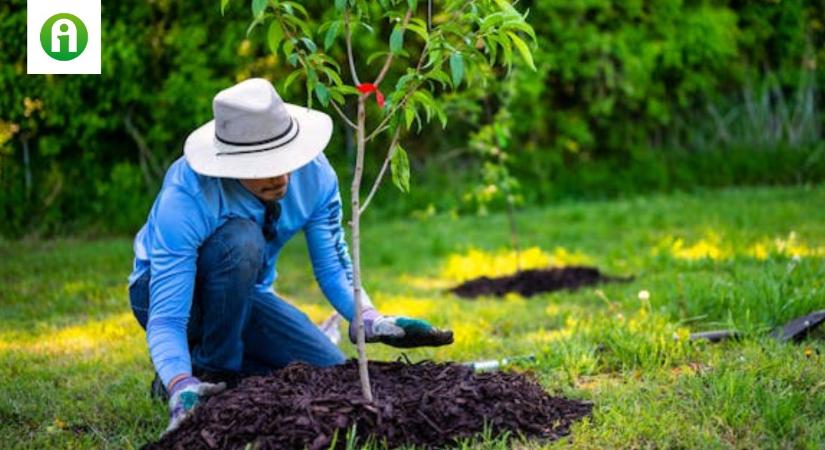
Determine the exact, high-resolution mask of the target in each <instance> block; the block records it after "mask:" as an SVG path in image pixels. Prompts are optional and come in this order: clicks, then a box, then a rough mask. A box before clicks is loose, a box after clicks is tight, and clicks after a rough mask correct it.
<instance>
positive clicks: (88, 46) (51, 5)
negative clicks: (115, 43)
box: [0, 0, 102, 74]
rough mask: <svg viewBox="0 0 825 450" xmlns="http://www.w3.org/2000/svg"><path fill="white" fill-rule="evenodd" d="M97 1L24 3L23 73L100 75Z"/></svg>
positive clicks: (29, 1)
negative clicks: (24, 43)
mask: <svg viewBox="0 0 825 450" xmlns="http://www.w3.org/2000/svg"><path fill="white" fill-rule="evenodd" d="M0 1H2V0H0ZM100 2H101V0H26V73H28V74H100V69H101V62H102V58H101V56H102V55H101V53H102V52H101V43H102V42H101V41H102V33H101V11H100ZM0 9H2V8H0ZM0 40H2V38H0Z"/></svg>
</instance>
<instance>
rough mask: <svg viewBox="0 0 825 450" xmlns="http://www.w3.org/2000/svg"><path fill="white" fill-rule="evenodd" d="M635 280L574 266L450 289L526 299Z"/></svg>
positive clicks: (458, 292)
mask: <svg viewBox="0 0 825 450" xmlns="http://www.w3.org/2000/svg"><path fill="white" fill-rule="evenodd" d="M632 279H633V277H628V278H621V277H611V276H607V275H604V274H603V273H601V271H599V269H597V268H595V267H584V266H571V267H561V268H551V269H534V270H523V271H521V272H518V273H515V274H513V275H507V276H503V277H496V278H490V277H479V278H474V279H472V280H468V281H465V282H464V283H461V284H460V285H458V286H456V287H454V288H452V289H450V292H452V293H454V294H456V295H458V296H459V297H464V298H476V297H483V296H496V297H503V296H505V295H507V294H509V293H511V292H512V293H516V294H519V295H521V296H523V297H532V296H533V295H536V294H541V293H543V292H553V291H560V290H563V289H568V290H575V289H578V288H581V287H585V286H592V285H595V284H600V283H610V282H617V281H631V280H632Z"/></svg>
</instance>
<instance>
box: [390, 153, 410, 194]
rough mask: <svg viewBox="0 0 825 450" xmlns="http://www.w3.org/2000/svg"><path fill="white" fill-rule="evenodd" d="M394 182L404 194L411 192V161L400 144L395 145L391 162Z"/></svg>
mask: <svg viewBox="0 0 825 450" xmlns="http://www.w3.org/2000/svg"><path fill="white" fill-rule="evenodd" d="M390 169H391V170H392V182H393V184H395V186H396V187H397V188H398V189H399V190H400V191H401V192H403V193H405V194H406V193H407V192H410V160H409V158H408V157H407V152H406V151H405V150H404V148H402V147H401V145H400V144H395V148H394V150H393V153H392V159H391V160H390Z"/></svg>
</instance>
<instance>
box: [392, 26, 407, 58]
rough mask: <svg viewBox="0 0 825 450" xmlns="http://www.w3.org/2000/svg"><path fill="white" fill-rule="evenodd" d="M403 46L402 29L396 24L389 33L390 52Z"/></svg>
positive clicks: (394, 51)
mask: <svg viewBox="0 0 825 450" xmlns="http://www.w3.org/2000/svg"><path fill="white" fill-rule="evenodd" d="M403 47H404V29H403V28H401V27H400V26H398V25H396V26H395V28H393V30H392V34H391V35H390V52H392V53H398V52H400V51H401V49H402V48H403Z"/></svg>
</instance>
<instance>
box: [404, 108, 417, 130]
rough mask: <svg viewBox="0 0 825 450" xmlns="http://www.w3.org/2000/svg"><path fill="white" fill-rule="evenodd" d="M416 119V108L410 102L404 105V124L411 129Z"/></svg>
mask: <svg viewBox="0 0 825 450" xmlns="http://www.w3.org/2000/svg"><path fill="white" fill-rule="evenodd" d="M414 120H415V108H414V107H412V106H410V104H409V102H408V103H407V106H406V107H404V124H405V125H407V129H408V130H409V129H410V128H412V124H413V121H414Z"/></svg>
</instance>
